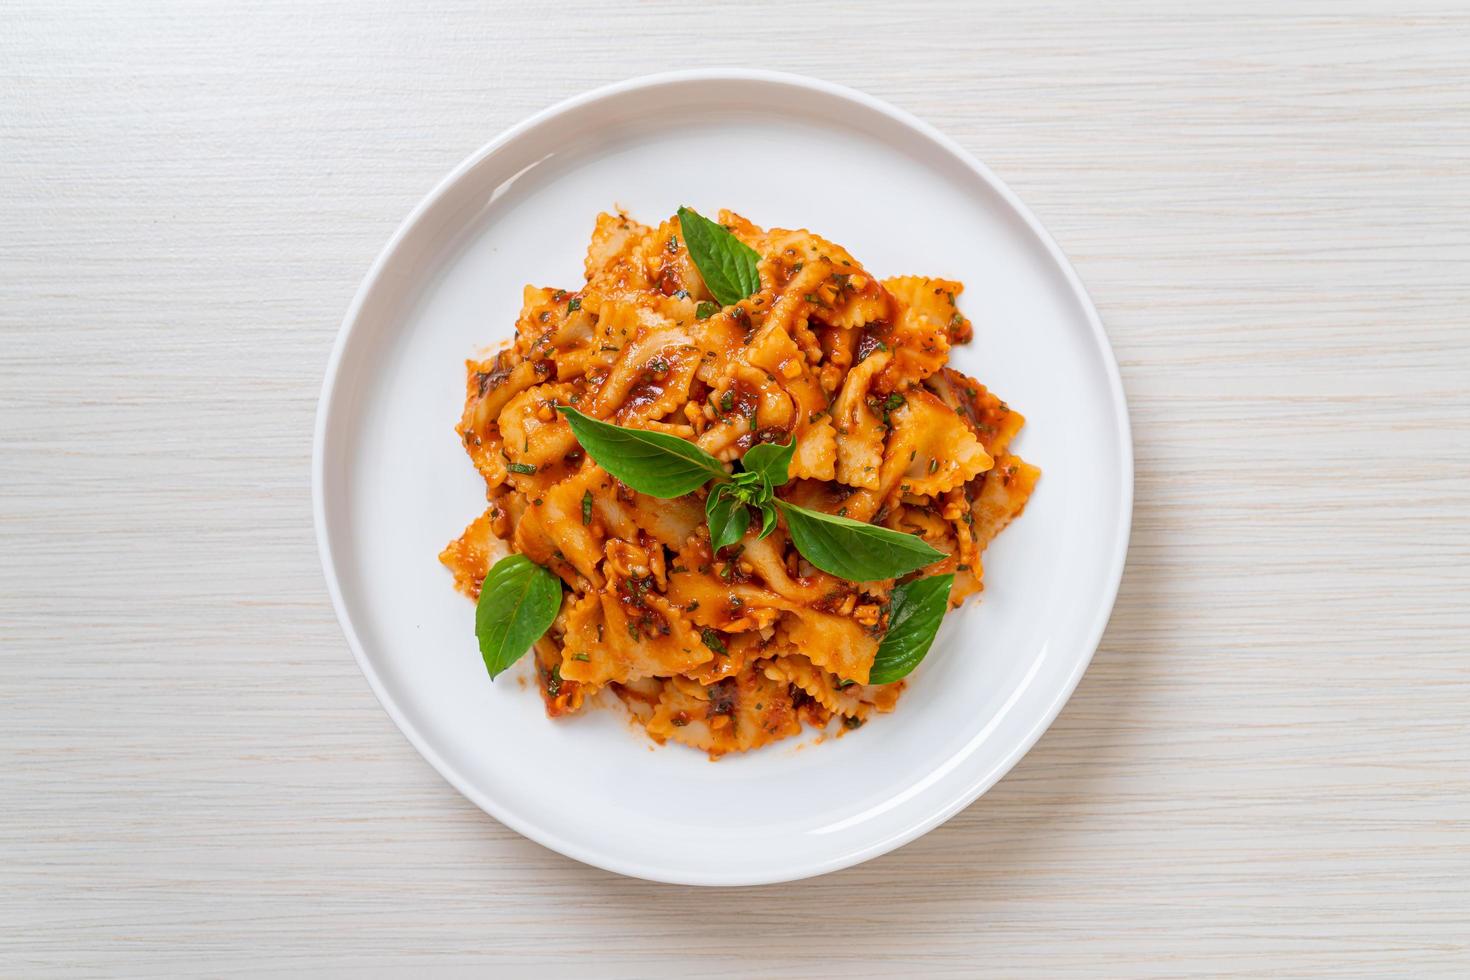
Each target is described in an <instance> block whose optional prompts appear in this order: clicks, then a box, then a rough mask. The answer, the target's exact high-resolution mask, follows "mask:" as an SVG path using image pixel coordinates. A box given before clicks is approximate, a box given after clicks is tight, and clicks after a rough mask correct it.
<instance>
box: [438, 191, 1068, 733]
mask: <svg viewBox="0 0 1470 980" xmlns="http://www.w3.org/2000/svg"><path fill="white" fill-rule="evenodd" d="M719 222H720V224H722V225H724V226H725V227H726V228H727V229H729V230H730V231H731V232H732V233H733V234H734V235H735V236H736V237H737V238H738V239H739V240H740V241H742V242H744V243H745V244H746V245H749V246H750V247H751V248H753V249H755V251H756V252H757V253H759V255H760V263H759V271H760V284H761V288H760V289H759V291H758V292H756V293H754V294H753V295H751V296H749V297H747V298H745V299H743V300H741V301H740V302H739V303H737V304H735V305H732V306H727V307H723V308H720V307H718V306H717V305H716V304H713V303H711V302H709V301H710V299H711V296H710V294H709V292H708V291H707V289H706V287H705V285H704V283H703V281H702V279H701V277H700V275H699V272H698V270H697V269H696V268H695V266H694V264H693V262H692V261H691V259H690V256H689V254H688V251H687V249H686V247H685V244H684V241H683V236H682V234H681V230H680V225H679V220H678V218H677V217H674V218H671V219H669V220H668V221H665V222H663V223H662V224H660V225H658V226H657V227H649V226H646V225H642V224H639V223H637V222H635V221H633V220H631V219H630V218H629V217H628V216H627V215H626V214H621V213H620V214H602V215H599V216H598V218H597V224H596V228H595V230H594V231H593V235H592V242H591V245H590V247H589V248H588V251H587V258H586V279H587V282H586V285H584V286H583V287H582V288H581V289H580V290H577V291H575V292H570V291H567V290H563V289H554V288H549V287H535V286H527V287H526V289H525V293H524V305H523V307H522V310H521V314H520V317H519V318H518V319H517V321H516V338H515V341H514V343H513V344H512V345H511V346H509V347H507V348H506V349H504V350H501V351H500V352H498V353H497V354H495V355H494V356H493V357H489V358H488V359H485V360H472V361H470V362H468V385H467V392H466V399H465V408H464V415H463V417H462V419H461V420H460V423H459V426H458V430H457V431H458V432H459V434H460V436H461V438H462V440H463V443H464V446H465V449H466V450H467V451H468V453H469V456H470V458H471V459H472V460H473V461H474V465H475V467H476V468H477V469H478V470H479V472H480V473H481V474H482V475H483V476H484V478H485V483H486V487H487V496H488V501H489V506H488V508H487V509H486V511H485V513H484V514H483V515H481V516H480V517H479V518H477V519H476V520H475V521H474V522H473V523H472V524H470V526H469V527H468V528H467V529H466V530H465V532H464V534H463V535H462V536H461V537H460V538H458V539H457V540H455V541H454V542H452V543H451V544H450V545H449V546H448V547H447V548H446V549H445V550H444V552H443V554H442V555H441V556H440V558H441V560H442V561H443V562H444V564H445V565H446V566H448V567H449V568H450V570H452V571H453V573H454V578H455V583H456V586H457V587H458V588H459V589H460V590H461V591H462V592H464V593H465V594H467V595H469V596H471V597H475V596H477V595H478V594H479V590H480V585H481V581H482V580H483V579H484V577H485V575H486V573H487V572H488V571H489V569H490V567H491V566H492V565H493V564H494V563H495V562H496V560H498V559H499V558H500V557H502V556H503V555H504V554H505V553H506V550H507V543H508V546H509V549H510V550H513V551H515V552H519V553H521V554H524V555H526V556H527V557H528V558H530V559H531V560H532V561H534V562H536V563H538V564H541V565H543V566H545V567H546V568H548V569H550V570H551V571H552V572H554V573H555V574H556V575H557V576H559V577H560V579H561V581H562V582H563V583H564V587H565V588H564V594H563V598H562V604H561V609H560V612H559V613H558V614H557V617H556V620H555V622H554V623H553V625H552V627H551V629H550V630H549V631H548V632H547V633H546V635H544V636H543V637H542V638H541V639H539V640H538V641H536V643H535V646H534V651H535V661H536V676H537V683H538V686H539V687H540V689H541V693H542V696H543V697H544V698H545V701H546V706H547V713H548V714H549V715H551V716H560V715H565V714H572V713H575V712H577V711H579V710H581V709H582V708H583V706H584V705H585V704H587V703H588V701H589V699H594V700H601V699H600V698H594V696H595V695H597V694H598V693H599V692H603V691H608V692H611V693H612V694H613V695H616V696H617V698H619V699H621V701H622V702H623V703H624V704H625V705H626V706H627V708H628V709H629V711H630V712H631V713H632V715H633V717H634V718H636V719H637V721H638V722H639V723H641V724H642V726H643V727H645V728H646V729H647V732H648V734H649V735H650V736H652V737H653V738H654V739H655V740H657V741H659V742H663V741H665V740H668V739H673V740H674V741H676V742H681V743H684V744H687V745H690V746H693V747H695V748H698V749H702V750H704V751H706V752H708V753H709V754H710V756H711V757H718V756H720V755H722V754H724V753H727V752H736V751H745V750H749V749H753V748H757V747H759V746H762V745H765V744H767V743H769V742H773V741H776V740H778V739H782V738H785V737H787V736H790V735H795V734H797V733H798V732H800V731H801V729H802V724H803V722H805V723H807V724H810V725H814V726H817V727H823V726H827V725H828V724H829V723H830V722H831V721H832V720H833V719H834V718H840V719H842V724H843V725H844V726H845V727H847V728H856V727H858V726H860V725H862V724H863V723H864V722H865V721H866V720H867V719H868V717H869V716H870V714H871V713H873V712H875V711H876V712H887V711H891V710H892V709H893V707H894V704H895V702H896V701H897V699H898V697H899V694H900V693H901V691H902V689H903V686H904V682H903V681H898V682H895V683H890V684H884V685H870V684H869V683H868V680H869V670H870V667H871V666H872V664H873V658H874V655H875V652H876V651H877V648H878V644H879V642H880V640H881V639H882V637H883V635H884V632H885V630H886V628H887V622H888V611H889V610H888V598H889V596H890V594H891V592H892V589H893V587H894V584H895V583H894V581H893V580H888V581H881V582H861V583H859V582H849V581H846V580H843V579H840V578H837V577H835V576H832V575H829V574H827V573H825V572H822V571H820V570H818V569H816V568H813V567H812V566H811V565H809V564H808V563H807V562H806V561H805V560H804V559H803V558H802V557H801V556H800V555H799V554H798V553H797V551H796V550H795V548H793V547H792V546H791V544H790V541H789V538H788V535H787V531H786V527H785V524H784V521H783V523H782V524H781V525H779V526H778V527H777V529H776V530H775V531H774V532H773V533H771V535H770V536H769V537H766V538H763V539H760V538H758V537H757V534H756V530H757V529H755V528H752V530H751V531H749V532H747V534H746V535H745V537H744V539H743V540H742V541H741V542H740V543H738V544H736V545H734V546H731V547H728V548H723V549H721V550H720V551H719V552H718V553H712V551H711V548H710V536H709V530H708V528H707V527H706V525H705V513H704V499H703V498H704V494H705V492H706V491H704V490H700V491H696V492H695V493H693V494H689V495H686V496H684V497H681V498H677V499H672V500H661V499H655V498H652V497H647V496H644V495H643V494H640V493H637V492H635V491H633V490H631V489H630V488H628V487H627V486H625V485H623V484H621V483H619V482H618V481H616V480H614V479H613V478H612V477H611V476H609V475H608V474H607V473H606V472H605V471H604V470H603V469H602V468H600V467H599V466H598V465H597V464H596V463H595V462H593V460H592V459H590V458H589V457H588V456H587V455H586V453H585V452H584V451H583V450H582V448H581V446H580V445H579V444H578V442H577V440H576V438H575V437H574V436H573V434H572V432H571V430H570V428H569V426H568V424H567V422H566V420H565V419H564V418H563V417H562V416H561V415H560V414H559V413H558V412H557V411H556V410H555V406H556V405H558V404H560V405H573V406H575V407H576V408H577V409H578V410H579V411H581V412H583V413H585V414H586V415H588V416H591V417H593V418H596V419H602V420H606V421H608V422H612V423H616V424H617V425H620V426H627V427H634V428H643V429H650V430H656V431H660V432H666V433H671V434H674V435H677V436H680V437H682V438H684V439H688V440H691V441H693V442H695V443H696V444H698V445H699V446H700V447H702V448H703V449H705V450H706V451H708V452H709V453H711V454H712V455H714V456H715V457H716V458H718V459H720V460H727V461H733V460H736V459H739V458H740V456H741V455H742V454H743V453H744V452H745V450H747V449H748V448H750V447H751V446H752V445H754V444H755V443H757V442H761V441H774V442H780V443H785V442H787V441H788V440H789V439H790V438H791V437H793V436H794V437H795V438H796V445H797V448H796V452H795V456H794V457H793V459H792V461H791V466H790V473H791V475H792V477H793V478H792V480H791V481H790V482H789V483H787V484H786V485H785V486H783V487H781V488H779V490H778V495H779V496H780V497H782V498H785V499H788V500H789V501H791V502H792V503H795V504H798V505H800V506H803V507H808V508H811V509H813V510H820V511H823V512H826V513H831V514H840V515H843V516H846V517H849V518H853V519H856V520H859V521H865V522H872V523H875V524H879V525H882V526H885V527H888V528H891V529H894V530H896V531H902V532H907V533H913V534H918V535H920V536H921V537H922V538H923V539H924V540H925V541H926V542H928V543H929V544H930V545H932V546H934V547H935V548H938V549H940V550H941V551H943V552H945V553H946V554H947V555H948V556H949V557H948V558H946V559H944V560H943V561H939V562H937V563H935V564H933V565H931V566H929V567H928V568H925V569H923V570H922V571H921V572H919V573H918V574H920V575H936V574H944V573H954V574H955V580H954V585H953V588H952V591H951V594H950V606H951V608H953V607H954V606H958V605H959V603H961V602H962V601H963V600H964V599H965V598H966V597H967V596H969V595H971V594H973V593H975V592H978V591H979V590H980V589H981V562H980V555H981V552H982V551H983V550H984V548H985V546H986V544H987V543H989V541H990V540H991V539H992V538H994V537H995V535H996V534H998V533H999V532H1000V531H1001V529H1002V528H1004V527H1005V525H1006V524H1007V523H1008V522H1009V521H1010V520H1011V519H1012V518H1013V517H1015V516H1016V515H1017V514H1019V513H1020V512H1021V510H1022V508H1023V507H1024V506H1025V504H1026V500H1027V497H1028V496H1029V495H1030V493H1031V490H1032V487H1033V486H1034V485H1035V482H1036V480H1037V477H1038V475H1039V471H1038V470H1037V469H1036V468H1035V467H1033V466H1031V465H1029V464H1027V463H1025V462H1024V461H1022V460H1021V459H1020V458H1018V457H1016V456H1014V455H1012V454H1011V453H1010V452H1009V451H1008V446H1009V444H1010V443H1011V440H1012V439H1013V438H1014V436H1015V435H1016V433H1017V431H1018V430H1019V429H1020V428H1021V425H1022V421H1023V420H1022V417H1021V415H1020V414H1019V413H1017V412H1015V411H1013V410H1012V409H1010V408H1009V407H1008V406H1007V405H1006V404H1005V402H1003V401H1001V400H1000V399H998V398H997V397H995V396H994V395H993V394H991V393H990V392H989V391H987V390H986V389H985V387H984V386H983V385H981V384H980V383H978V382H977V381H975V380H973V379H971V378H969V377H966V376H965V375H963V374H961V373H959V372H958V371H955V370H954V369H952V368H950V367H947V366H946V362H947V360H948V356H949V350H950V348H951V346H952V345H954V344H958V343H964V342H965V341H967V340H969V339H970V336H971V325H970V322H969V321H968V320H967V319H966V318H965V317H964V315H963V314H961V313H960V312H959V310H958V308H957V307H956V305H955V297H956V296H958V295H959V293H960V291H961V289H962V286H961V284H960V283H958V282H953V281H948V280H943V279H928V278H923V277H919V276H901V277H898V278H893V279H886V280H882V281H879V280H877V279H875V278H873V277H872V276H871V275H869V274H868V273H867V272H866V271H865V270H864V269H863V268H862V266H860V265H859V264H858V263H857V262H856V261H855V260H854V259H853V258H852V256H850V255H849V254H848V253H847V252H846V250H844V249H843V248H841V247H840V246H838V245H835V244H833V243H831V242H828V241H826V240H824V239H822V238H820V237H818V236H816V235H814V234H812V233H810V232H808V231H805V230H797V231H787V230H782V229H771V230H769V231H766V230H762V229H761V228H758V227H756V226H755V225H753V224H751V223H750V222H749V221H747V220H745V219H744V218H741V217H740V216H739V215H736V214H733V213H731V212H729V211H722V212H721V213H720V215H719Z"/></svg>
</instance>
